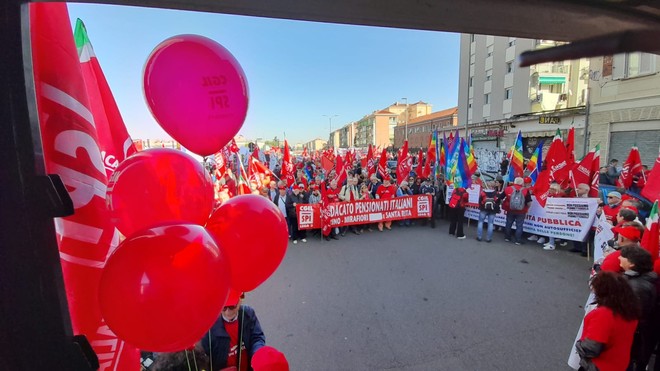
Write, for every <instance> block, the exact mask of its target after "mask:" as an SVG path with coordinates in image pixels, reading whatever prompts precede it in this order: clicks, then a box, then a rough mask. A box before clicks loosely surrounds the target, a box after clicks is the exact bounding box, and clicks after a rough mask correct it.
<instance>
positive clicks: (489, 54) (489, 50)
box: [486, 45, 493, 57]
mask: <svg viewBox="0 0 660 371" xmlns="http://www.w3.org/2000/svg"><path fill="white" fill-rule="evenodd" d="M492 55H493V45H490V46H489V47H488V48H487V50H486V57H490V56H492Z"/></svg>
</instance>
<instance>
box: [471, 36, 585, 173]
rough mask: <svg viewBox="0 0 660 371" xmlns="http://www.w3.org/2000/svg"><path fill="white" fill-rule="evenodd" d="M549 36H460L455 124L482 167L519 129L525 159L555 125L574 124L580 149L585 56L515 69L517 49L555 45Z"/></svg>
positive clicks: (490, 165)
mask: <svg viewBox="0 0 660 371" xmlns="http://www.w3.org/2000/svg"><path fill="white" fill-rule="evenodd" d="M559 44H560V43H558V42H555V41H551V40H534V39H521V38H514V37H500V36H487V35H475V34H463V35H461V48H460V70H459V97H458V125H459V126H463V127H464V128H465V127H467V128H468V131H469V132H472V133H473V142H474V145H475V152H476V153H475V154H476V156H477V157H478V161H479V166H480V167H481V168H488V169H495V168H496V166H495V165H494V163H495V162H498V161H500V160H501V158H502V156H503V155H504V153H506V151H507V150H508V148H509V147H510V146H511V145H512V144H513V141H514V140H515V137H516V135H517V133H518V131H519V130H520V131H521V132H522V136H523V147H524V148H523V149H524V153H525V156H526V157H529V156H531V154H532V153H533V152H534V150H535V148H536V146H537V145H538V144H539V143H541V142H543V143H544V144H543V147H544V149H545V151H547V149H548V148H549V145H550V142H551V140H552V137H553V136H554V134H555V132H556V130H557V129H560V130H561V131H562V133H564V135H565V134H566V133H567V131H568V129H569V128H570V127H575V128H576V153H577V154H578V156H579V155H581V154H582V151H583V144H582V143H583V140H582V139H583V138H584V126H585V117H586V116H585V113H586V99H587V89H588V87H589V60H587V59H580V60H575V61H562V62H551V63H543V64H538V65H535V66H531V67H518V66H517V63H516V59H517V57H518V55H520V54H521V53H522V52H524V51H527V50H532V49H538V48H546V47H552V46H556V45H559Z"/></svg>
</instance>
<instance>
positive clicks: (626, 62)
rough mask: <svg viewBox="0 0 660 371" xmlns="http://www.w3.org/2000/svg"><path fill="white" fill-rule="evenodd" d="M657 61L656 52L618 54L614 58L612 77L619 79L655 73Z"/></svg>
mask: <svg viewBox="0 0 660 371" xmlns="http://www.w3.org/2000/svg"><path fill="white" fill-rule="evenodd" d="M655 62H656V55H655V54H649V53H640V52H637V53H626V54H617V55H615V56H614V58H613V59H612V78H613V79H614V80H619V79H625V78H632V77H637V76H644V75H650V74H654V73H656V66H655V64H656V63H655Z"/></svg>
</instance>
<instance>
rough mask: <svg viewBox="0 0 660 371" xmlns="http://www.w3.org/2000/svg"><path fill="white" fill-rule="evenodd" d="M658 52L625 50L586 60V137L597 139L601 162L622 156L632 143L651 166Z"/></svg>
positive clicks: (658, 125) (657, 121)
mask: <svg viewBox="0 0 660 371" xmlns="http://www.w3.org/2000/svg"><path fill="white" fill-rule="evenodd" d="M658 66H660V57H659V56H657V55H655V54H648V53H627V54H618V55H614V56H606V57H599V58H592V59H591V70H590V71H589V90H590V96H589V108H590V110H589V130H588V131H589V142H590V146H591V147H593V146H595V145H596V144H600V149H601V163H602V164H605V163H606V162H607V161H608V159H612V158H616V159H618V160H619V162H620V163H622V162H623V161H625V159H626V158H627V157H628V153H629V152H630V147H632V146H633V145H637V147H639V153H640V155H641V158H642V163H643V164H645V165H649V167H652V166H653V163H654V161H655V159H656V158H657V157H658V147H660V74H658Z"/></svg>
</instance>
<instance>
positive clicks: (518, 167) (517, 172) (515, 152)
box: [509, 130, 524, 182]
mask: <svg viewBox="0 0 660 371" xmlns="http://www.w3.org/2000/svg"><path fill="white" fill-rule="evenodd" d="M511 149H512V152H511V162H510V163H509V181H510V182H513V180H514V179H515V178H516V177H519V176H523V171H524V168H523V152H522V151H523V146H522V133H521V132H520V130H518V137H517V138H516V142H515V143H514V144H513V147H512V148H511Z"/></svg>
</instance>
